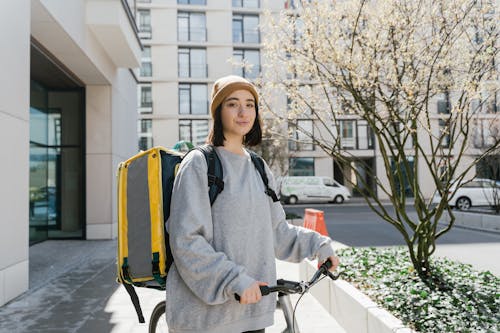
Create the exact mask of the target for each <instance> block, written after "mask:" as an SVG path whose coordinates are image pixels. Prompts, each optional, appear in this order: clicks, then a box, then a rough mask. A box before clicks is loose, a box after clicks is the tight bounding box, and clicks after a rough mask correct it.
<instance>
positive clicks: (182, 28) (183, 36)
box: [177, 12, 207, 42]
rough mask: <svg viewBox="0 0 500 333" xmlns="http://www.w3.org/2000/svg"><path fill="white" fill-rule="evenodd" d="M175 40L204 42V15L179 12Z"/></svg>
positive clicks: (205, 34) (205, 31) (205, 35)
mask: <svg viewBox="0 0 500 333" xmlns="http://www.w3.org/2000/svg"><path fill="white" fill-rule="evenodd" d="M177 38H178V40H179V41H183V42H185V41H196V42H205V41H206V40H207V29H206V21H205V14H204V13H189V12H179V13H178V14H177Z"/></svg>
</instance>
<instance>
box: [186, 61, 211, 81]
mask: <svg viewBox="0 0 500 333" xmlns="http://www.w3.org/2000/svg"><path fill="white" fill-rule="evenodd" d="M179 77H181V78H188V77H189V78H197V79H198V78H207V77H208V65H207V64H199V65H197V64H191V65H182V64H180V65H179Z"/></svg>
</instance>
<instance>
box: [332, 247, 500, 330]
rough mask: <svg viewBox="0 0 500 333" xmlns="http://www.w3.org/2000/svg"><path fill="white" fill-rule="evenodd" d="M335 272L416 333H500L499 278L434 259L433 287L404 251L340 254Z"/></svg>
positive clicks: (351, 250)
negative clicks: (419, 272) (418, 272)
mask: <svg viewBox="0 0 500 333" xmlns="http://www.w3.org/2000/svg"><path fill="white" fill-rule="evenodd" d="M339 256H340V257H341V262H342V265H341V267H340V268H339V271H340V272H342V274H343V278H344V279H345V280H346V281H348V282H350V283H352V284H353V285H354V286H356V287H357V288H358V289H360V290H361V291H363V292H364V293H365V294H366V295H368V296H369V297H370V298H372V300H373V301H375V302H376V303H378V304H379V305H380V306H381V307H383V308H385V309H387V310H388V311H389V312H391V313H393V314H394V315H395V316H396V317H398V318H399V319H401V320H402V321H403V323H404V324H405V325H407V326H409V327H411V328H413V329H415V330H417V331H419V332H425V333H433V332H436V333H437V332H439V333H441V332H461V333H465V332H475V333H476V332H499V331H500V293H499V289H498V286H499V285H500V284H499V282H500V278H498V277H496V276H495V275H493V274H492V273H490V272H477V271H475V270H473V269H472V267H471V266H470V265H465V264H461V263H457V262H454V261H451V260H448V259H442V258H433V259H432V261H431V267H432V272H433V276H434V277H435V281H436V282H435V284H434V286H431V287H429V286H427V285H426V284H424V283H423V282H422V281H421V280H420V278H419V277H418V275H417V273H416V271H415V269H414V268H413V266H412V263H411V261H410V259H409V257H408V252H407V249H406V248H399V247H396V248H386V249H381V248H379V249H375V248H348V249H343V250H341V251H339Z"/></svg>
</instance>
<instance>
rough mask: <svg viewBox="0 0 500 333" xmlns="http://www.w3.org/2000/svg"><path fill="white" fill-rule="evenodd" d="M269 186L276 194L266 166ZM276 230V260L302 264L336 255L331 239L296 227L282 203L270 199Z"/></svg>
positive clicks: (271, 177)
mask: <svg viewBox="0 0 500 333" xmlns="http://www.w3.org/2000/svg"><path fill="white" fill-rule="evenodd" d="M266 173H267V174H268V178H269V186H270V187H271V188H272V189H273V190H274V191H275V192H276V193H279V190H277V189H276V181H275V179H274V176H273V174H272V172H271V170H270V169H269V167H268V166H267V165H266ZM269 204H270V206H271V217H272V223H273V230H274V251H275V254H276V258H278V259H280V260H286V261H290V262H300V261H302V260H303V259H305V258H309V259H318V261H319V262H323V261H325V260H326V259H327V258H328V257H329V256H332V255H334V254H335V251H334V249H333V246H332V243H333V242H332V240H331V239H330V237H325V236H322V235H321V234H319V233H318V232H316V231H313V230H310V229H306V228H303V227H298V226H294V225H292V224H289V223H288V222H287V221H286V214H285V211H284V210H283V206H282V205H281V203H280V202H279V201H278V202H273V201H272V200H271V199H269Z"/></svg>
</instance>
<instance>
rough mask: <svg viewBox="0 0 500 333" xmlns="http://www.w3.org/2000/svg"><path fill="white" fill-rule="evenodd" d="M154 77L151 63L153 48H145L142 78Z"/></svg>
mask: <svg viewBox="0 0 500 333" xmlns="http://www.w3.org/2000/svg"><path fill="white" fill-rule="evenodd" d="M152 75H153V66H152V63H151V47H150V46H144V50H142V57H141V76H146V77H151V76H152Z"/></svg>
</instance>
